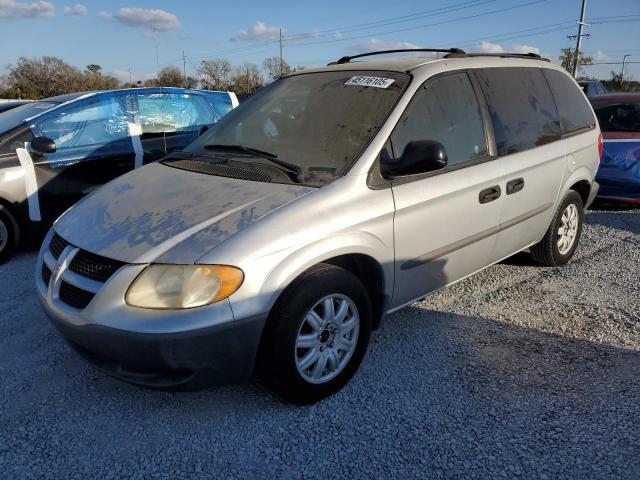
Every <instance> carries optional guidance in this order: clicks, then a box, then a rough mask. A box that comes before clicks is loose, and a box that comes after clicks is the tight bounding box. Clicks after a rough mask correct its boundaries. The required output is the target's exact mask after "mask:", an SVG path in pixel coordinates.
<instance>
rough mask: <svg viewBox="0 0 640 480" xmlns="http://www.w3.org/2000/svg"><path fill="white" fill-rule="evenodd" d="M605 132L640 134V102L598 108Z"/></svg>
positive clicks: (597, 112) (599, 120)
mask: <svg viewBox="0 0 640 480" xmlns="http://www.w3.org/2000/svg"><path fill="white" fill-rule="evenodd" d="M596 116H597V117H598V122H599V123H600V129H601V130H602V131H603V132H640V102H639V103H620V104H615V105H605V106H602V107H596Z"/></svg>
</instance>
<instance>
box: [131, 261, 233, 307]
mask: <svg viewBox="0 0 640 480" xmlns="http://www.w3.org/2000/svg"><path fill="white" fill-rule="evenodd" d="M243 279H244V274H243V273H242V270H240V269H239V268H236V267H230V266H227V265H150V266H149V267H147V268H146V269H145V270H143V272H142V273H141V274H140V275H139V276H138V278H136V279H135V280H134V282H133V284H132V285H131V287H129V291H128V292H127V296H126V299H125V300H126V302H127V303H128V304H129V305H131V306H133V307H142V308H160V309H180V308H194V307H201V306H203V305H208V304H210V303H214V302H217V301H220V300H223V299H225V298H227V297H228V296H229V295H231V294H232V293H233V292H235V291H236V290H237V289H238V288H240V285H242V280H243Z"/></svg>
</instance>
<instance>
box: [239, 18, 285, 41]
mask: <svg viewBox="0 0 640 480" xmlns="http://www.w3.org/2000/svg"><path fill="white" fill-rule="evenodd" d="M284 31H285V30H284V28H283V29H282V33H284ZM279 36H280V27H270V26H269V25H267V24H266V23H264V22H260V21H258V22H256V24H255V25H254V26H253V27H251V29H250V30H248V31H247V30H240V31H239V32H238V37H237V38H234V39H232V40H236V39H237V40H240V41H243V42H258V41H260V40H276V39H277V38H279Z"/></svg>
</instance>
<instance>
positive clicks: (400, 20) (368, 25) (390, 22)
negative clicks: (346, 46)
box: [285, 0, 498, 40]
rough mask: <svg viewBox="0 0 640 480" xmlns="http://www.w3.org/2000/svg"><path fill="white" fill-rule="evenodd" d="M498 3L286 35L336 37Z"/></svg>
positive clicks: (456, 5) (466, 4)
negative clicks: (339, 34)
mask: <svg viewBox="0 0 640 480" xmlns="http://www.w3.org/2000/svg"><path fill="white" fill-rule="evenodd" d="M497 1H498V0H482V1H480V0H472V1H467V2H462V3H454V4H452V5H447V6H445V7H440V8H434V9H431V10H424V11H421V12H416V13H413V14H409V15H401V16H399V17H392V18H388V19H384V20H376V21H373V22H368V23H361V24H357V25H351V26H347V27H338V28H331V29H326V30H313V31H310V32H303V33H292V34H288V35H285V39H289V40H298V39H301V38H302V39H306V38H309V36H313V37H314V38H317V37H325V36H334V35H335V34H336V33H337V32H340V33H345V32H347V33H348V32H352V31H358V30H365V29H367V28H371V27H380V26H386V25H393V24H397V23H405V22H410V21H415V20H419V19H422V18H425V17H434V16H436V15H443V14H446V13H451V12H456V11H459V10H464V9H467V8H472V7H477V6H480V5H485V4H487V3H494V2H497Z"/></svg>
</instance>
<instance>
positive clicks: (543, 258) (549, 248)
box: [531, 190, 584, 267]
mask: <svg viewBox="0 0 640 480" xmlns="http://www.w3.org/2000/svg"><path fill="white" fill-rule="evenodd" d="M583 222H584V205H583V203H582V197H580V195H579V194H578V192H575V191H573V190H569V192H567V194H566V195H565V196H564V198H563V199H562V202H560V206H559V207H558V210H556V213H555V215H554V216H553V219H552V220H551V225H550V226H549V229H548V230H547V233H546V234H545V236H544V237H543V239H542V240H541V241H540V242H539V243H537V244H535V245H534V246H533V247H531V256H532V257H533V259H534V260H535V261H536V262H538V263H539V264H541V265H546V266H549V267H557V266H560V265H564V264H565V263H567V262H568V261H569V260H571V257H573V254H574V253H575V251H576V248H577V247H578V241H579V240H580V235H581V234H582V224H583Z"/></svg>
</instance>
